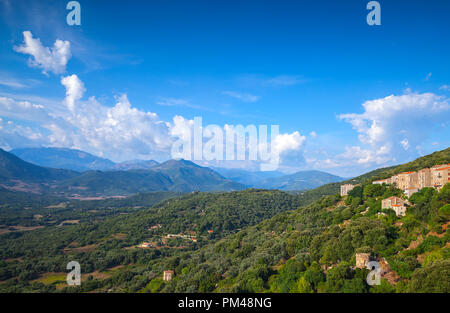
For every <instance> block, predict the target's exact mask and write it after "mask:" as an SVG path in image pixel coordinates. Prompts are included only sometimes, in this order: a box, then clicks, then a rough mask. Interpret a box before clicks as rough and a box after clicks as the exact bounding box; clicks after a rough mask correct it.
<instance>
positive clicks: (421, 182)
mask: <svg viewBox="0 0 450 313" xmlns="http://www.w3.org/2000/svg"><path fill="white" fill-rule="evenodd" d="M417 178H418V188H419V189H422V188H425V187H431V186H432V185H431V170H430V169H429V168H423V169H421V170H419V171H418V172H417Z"/></svg>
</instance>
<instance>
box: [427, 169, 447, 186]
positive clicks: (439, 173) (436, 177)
mask: <svg viewBox="0 0 450 313" xmlns="http://www.w3.org/2000/svg"><path fill="white" fill-rule="evenodd" d="M449 169H450V164H442V165H435V166H433V167H432V168H431V169H430V172H431V174H430V176H431V185H432V186H433V187H434V188H436V189H437V190H441V188H442V187H444V185H445V184H446V183H448V182H449V175H448V171H449Z"/></svg>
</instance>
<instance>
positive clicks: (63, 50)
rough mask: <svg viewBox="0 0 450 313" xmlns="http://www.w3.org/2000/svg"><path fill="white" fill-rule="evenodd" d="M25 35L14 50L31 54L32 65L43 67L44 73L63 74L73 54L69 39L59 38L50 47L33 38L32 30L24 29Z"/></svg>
mask: <svg viewBox="0 0 450 313" xmlns="http://www.w3.org/2000/svg"><path fill="white" fill-rule="evenodd" d="M23 37H24V42H23V44H22V45H20V46H16V47H14V50H15V51H17V52H20V53H23V54H29V55H30V56H31V57H30V59H29V60H28V63H29V65H30V66H32V67H37V68H41V69H42V70H43V71H42V72H43V73H44V74H47V73H48V72H53V73H54V74H62V73H64V72H65V71H66V65H67V62H68V61H69V59H70V58H71V56H72V54H71V51H70V42H69V41H63V40H59V39H57V40H56V41H55V43H54V44H53V47H52V48H49V47H45V46H43V45H42V43H41V40H40V39H39V38H33V34H32V33H31V32H30V31H24V32H23Z"/></svg>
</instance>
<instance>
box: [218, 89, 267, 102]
mask: <svg viewBox="0 0 450 313" xmlns="http://www.w3.org/2000/svg"><path fill="white" fill-rule="evenodd" d="M223 94H224V95H227V96H230V97H233V98H236V99H239V100H241V101H244V102H256V101H258V100H259V99H260V97H259V96H255V95H252V94H248V93H239V92H234V91H224V92H223Z"/></svg>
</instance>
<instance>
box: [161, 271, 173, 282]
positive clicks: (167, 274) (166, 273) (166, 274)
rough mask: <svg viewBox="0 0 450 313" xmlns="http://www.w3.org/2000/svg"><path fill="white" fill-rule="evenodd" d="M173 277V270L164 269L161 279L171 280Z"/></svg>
mask: <svg viewBox="0 0 450 313" xmlns="http://www.w3.org/2000/svg"><path fill="white" fill-rule="evenodd" d="M172 277H173V271H164V275H163V280H164V281H171V280H172Z"/></svg>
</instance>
